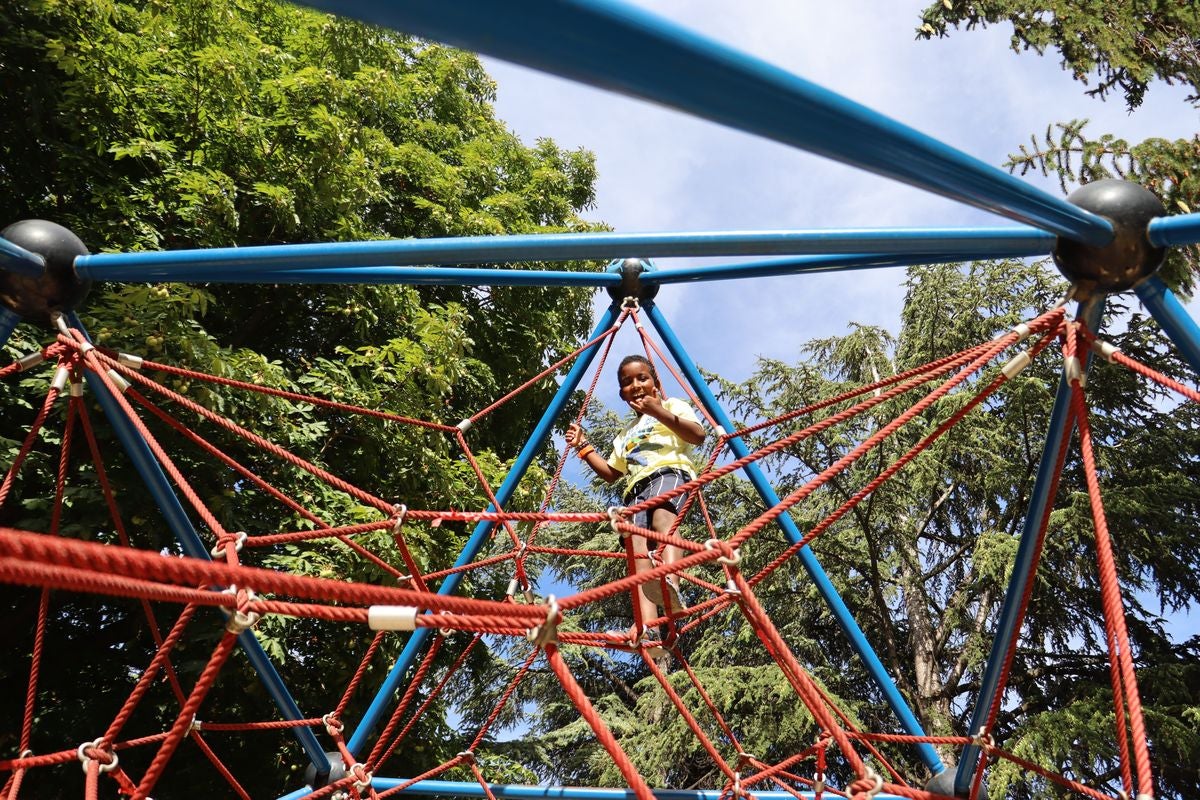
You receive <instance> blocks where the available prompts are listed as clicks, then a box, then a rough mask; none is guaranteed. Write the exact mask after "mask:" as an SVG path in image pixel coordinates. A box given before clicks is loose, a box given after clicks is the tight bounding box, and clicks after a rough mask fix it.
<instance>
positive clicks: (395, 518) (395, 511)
mask: <svg viewBox="0 0 1200 800" xmlns="http://www.w3.org/2000/svg"><path fill="white" fill-rule="evenodd" d="M407 516H408V506H406V505H404V503H397V504H396V505H394V506H392V536H397V535H399V534H400V530H401V528H403V527H404V518H405V517H407Z"/></svg>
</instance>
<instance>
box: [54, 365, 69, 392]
mask: <svg viewBox="0 0 1200 800" xmlns="http://www.w3.org/2000/svg"><path fill="white" fill-rule="evenodd" d="M70 380H71V371H70V370H69V369H67V368H66V367H64V366H62V365H61V364H60V365H59V366H58V369H56V370H54V377H53V378H51V379H50V388H51V389H54V390H55V391H58V392H61V391H62V390H63V389H65V388H67V383H68V382H69V381H70Z"/></svg>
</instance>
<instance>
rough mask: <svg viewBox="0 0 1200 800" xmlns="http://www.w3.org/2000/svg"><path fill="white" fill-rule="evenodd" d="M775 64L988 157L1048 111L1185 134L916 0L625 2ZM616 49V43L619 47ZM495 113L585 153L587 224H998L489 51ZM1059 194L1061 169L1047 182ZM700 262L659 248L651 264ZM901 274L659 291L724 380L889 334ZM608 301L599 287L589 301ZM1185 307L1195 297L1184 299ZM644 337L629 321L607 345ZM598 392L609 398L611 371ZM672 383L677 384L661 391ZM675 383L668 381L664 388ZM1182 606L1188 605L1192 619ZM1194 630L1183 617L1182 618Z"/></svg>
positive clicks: (1162, 94) (629, 348)
mask: <svg viewBox="0 0 1200 800" xmlns="http://www.w3.org/2000/svg"><path fill="white" fill-rule="evenodd" d="M633 5H638V6H641V7H643V8H645V9H646V10H649V11H651V12H653V13H657V14H660V15H662V16H664V17H666V18H668V19H671V20H673V21H675V22H677V23H679V24H682V25H684V26H686V27H688V28H691V29H692V30H695V31H698V32H700V33H703V34H705V35H708V36H710V37H712V38H715V39H717V40H719V41H721V42H724V43H725V44H728V45H732V46H734V47H736V48H738V49H740V50H743V51H746V52H749V53H751V54H753V55H756V56H759V57H761V58H763V59H765V60H767V61H770V62H772V63H774V64H776V65H778V66H781V67H784V68H785V69H788V70H790V71H792V72H794V73H796V74H798V75H800V76H802V77H804V78H806V79H808V80H811V81H814V82H816V83H818V84H821V85H823V86H824V87H826V88H828V89H831V90H833V91H835V92H838V93H839V94H842V95H844V96H846V97H849V98H850V99H852V100H855V101H858V102H860V103H863V104H865V105H867V106H869V107H871V108H874V109H875V110H877V111H880V112H882V113H884V114H886V115H888V116H890V117H892V118H894V119H896V120H899V121H901V122H903V123H906V124H908V125H911V126H912V127H914V128H916V129H918V130H920V131H922V132H923V133H926V134H929V135H931V136H934V137H936V138H938V139H940V140H942V141H943V142H945V143H947V144H950V145H952V146H954V147H957V148H959V149H961V150H963V151H965V152H967V153H969V154H970V155H973V156H975V157H977V158H979V159H981V160H983V161H985V162H988V163H992V164H997V165H999V164H1001V163H1003V162H1004V161H1005V160H1006V158H1007V157H1008V155H1009V154H1010V153H1013V152H1015V151H1016V150H1017V149H1018V147H1019V146H1020V145H1021V144H1023V143H1027V142H1029V138H1030V136H1031V135H1040V134H1044V132H1045V130H1046V128H1047V126H1048V125H1050V124H1051V123H1054V122H1059V121H1067V120H1071V119H1076V118H1086V119H1089V120H1090V121H1091V122H1090V124H1089V127H1088V130H1089V131H1090V132H1091V133H1092V134H1093V135H1096V134H1099V133H1104V132H1107V133H1113V134H1115V135H1117V136H1120V137H1122V138H1126V139H1128V140H1130V141H1140V140H1142V139H1144V138H1147V137H1150V136H1160V137H1165V138H1179V137H1190V136H1192V135H1193V134H1194V133H1195V132H1196V131H1197V130H1200V112H1197V110H1196V109H1194V108H1192V107H1191V106H1189V105H1188V104H1187V103H1185V102H1184V97H1185V95H1186V91H1185V90H1184V89H1182V88H1181V87H1178V86H1175V87H1171V86H1166V85H1157V86H1155V87H1154V88H1153V89H1152V90H1151V91H1150V92H1149V94H1148V97H1147V100H1146V102H1145V104H1144V105H1143V106H1142V107H1141V108H1140V109H1138V110H1137V111H1136V112H1134V113H1132V114H1130V113H1128V112H1127V111H1126V108H1125V105H1124V103H1123V102H1122V100H1121V99H1120V98H1116V97H1114V98H1112V99H1110V100H1109V101H1107V102H1102V101H1099V100H1096V99H1094V98H1090V97H1087V96H1086V95H1085V94H1084V92H1085V91H1086V89H1087V88H1088V87H1086V86H1084V85H1082V84H1081V83H1079V82H1077V81H1074V80H1072V79H1071V77H1070V76H1069V75H1068V74H1067V73H1065V72H1064V71H1063V70H1062V69H1061V68H1060V67H1059V64H1058V57H1057V54H1055V53H1051V54H1049V55H1047V56H1044V57H1039V56H1038V55H1037V54H1035V53H1033V52H1024V53H1019V54H1018V53H1014V52H1013V51H1012V50H1011V49H1010V47H1009V35H1010V31H1011V28H1010V26H1008V25H1007V24H1004V25H1000V26H996V27H994V28H990V29H987V30H976V31H972V32H965V31H963V32H959V33H957V34H955V35H953V36H951V37H950V38H949V39H945V40H937V41H932V42H927V41H916V40H915V38H914V30H915V28H916V27H917V25H918V24H919V13H920V10H921V8H923V3H921V2H919V0H914V1H913V2H894V1H893V0H889V1H887V2H885V0H874V1H871V0H840V2H837V3H828V2H824V3H819V2H814V1H813V0H743V2H740V3H736V4H735V3H730V2H728V0H659V1H658V2H648V0H643V1H642V2H634V3H633ZM614 57H615V58H619V57H620V54H619V53H614ZM485 63H486V65H487V67H488V69H489V71H490V73H491V74H492V76H493V77H494V78H495V79H496V80H497V82H498V84H499V98H498V102H497V104H496V108H497V114H498V116H499V117H500V118H501V119H503V120H504V121H505V122H506V123H507V124H508V125H509V126H510V127H511V128H512V129H513V130H515V131H516V132H517V133H518V134H519V135H520V136H521V137H522V138H523V139H524V140H525V141H526V142H527V143H529V144H532V143H533V142H534V140H535V139H537V138H538V137H543V136H549V137H551V138H553V139H554V140H555V141H556V142H557V143H558V144H559V145H560V146H564V147H578V146H582V147H586V148H588V149H590V150H592V151H593V152H594V153H595V154H596V158H597V163H598V168H599V181H598V185H597V190H598V193H597V204H596V208H595V209H593V210H592V211H590V212H588V214H586V216H587V217H588V218H589V219H592V220H596V221H603V222H605V223H607V224H608V225H610V226H611V227H612V228H613V229H614V230H617V231H622V232H637V231H670V230H756V229H758V230H761V229H780V228H796V229H811V228H833V227H877V226H879V227H890V226H914V227H943V226H945V227H950V226H980V225H986V226H991V225H1002V224H1006V220H1004V219H1002V218H999V217H995V216H992V215H989V214H987V213H985V212H982V211H978V210H976V209H973V208H970V207H967V206H963V205H959V204H956V203H954V202H952V201H949V200H945V199H943V198H940V197H937V196H934V195H930V194H927V193H924V192H921V191H920V190H917V189H914V188H911V187H908V186H905V185H902V184H899V183H896V182H893V181H889V180H887V179H884V178H881V177H878V176H875V175H871V174H867V173H864V172H860V171H857V170H855V169H853V168H851V167H847V166H844V165H841V164H836V163H833V162H830V161H826V160H823V159H820V158H817V157H814V156H810V155H808V154H806V153H803V152H799V151H796V150H792V149H790V148H787V147H784V146H782V145H779V144H776V143H774V142H769V141H765V140H762V139H759V138H756V137H753V136H750V135H748V134H744V133H741V132H737V131H731V130H728V129H725V128H722V127H720V126H718V125H715V124H713V123H709V122H705V121H702V120H697V119H694V118H691V117H688V116H686V115H683V114H680V113H678V112H674V111H670V110H667V109H663V108H661V107H658V106H654V105H651V104H648V103H646V102H644V101H639V100H633V99H628V98H625V97H622V96H619V95H616V94H611V93H608V92H604V91H600V90H597V89H591V88H588V87H585V86H581V85H578V84H574V83H571V82H569V81H564V80H561V79H558V78H554V77H549V76H546V75H544V74H541V73H536V72H533V71H531V70H528V69H525V68H522V67H516V66H512V65H509V64H505V63H503V62H499V61H496V60H493V59H487V60H485ZM1044 186H1045V188H1047V189H1048V190H1050V191H1052V192H1055V193H1057V192H1058V191H1059V189H1058V185H1057V181H1054V180H1050V181H1046V182H1044ZM689 263H696V262H694V261H689V260H687V259H675V260H669V261H667V260H663V261H660V262H659V265H660V266H670V267H674V266H683V265H686V264H689ZM903 279H904V272H903V270H901V269H887V270H875V271H870V272H852V273H845V274H842V275H837V274H829V275H809V276H793V277H786V278H770V279H758V280H753V281H726V282H719V283H710V284H698V285H697V284H688V285H673V286H666V287H663V289H662V291H661V292H660V294H659V296H658V298H657V302H658V305H659V307H660V308H661V309H662V310H663V311H664V313H665V314H666V315H667V317H668V319H669V320H670V321H671V324H672V326H673V327H674V328H675V331H676V333H677V334H678V335H679V336H680V338H681V339H682V340H683V342H684V343H685V345H686V346H687V347H688V349H689V351H690V352H691V354H692V356H693V358H694V359H695V360H696V361H697V362H698V363H699V364H700V365H701V366H704V367H706V368H708V369H713V370H716V371H717V372H720V373H721V374H722V375H724V376H725V377H727V378H730V379H742V378H745V377H746V376H747V375H749V373H750V371H751V370H752V369H753V366H754V359H755V357H756V356H758V355H763V356H768V357H772V358H782V359H786V360H795V359H796V358H797V356H798V354H799V348H800V347H801V345H802V344H803V343H804V342H806V341H808V340H810V339H812V338H816V337H824V336H832V335H837V334H841V333H844V332H845V331H846V330H847V326H848V325H849V324H850V323H851V322H856V323H865V324H878V325H884V326H887V327H890V328H892V329H895V327H896V323H897V320H898V318H899V311H900V306H901V301H902V297H903V289H902V283H903ZM602 302H606V299H602V298H598V299H597V304H598V306H599V304H600V303H602ZM1193 307H1194V306H1193ZM639 349H640V347H639V345H638V343H637V342H636V339H635V338H634V337H633V336H632V333H631V334H630V335H629V336H628V337H626V338H624V339H622V341H621V344H619V345H618V347H617V349H616V350H615V352H616V353H623V352H635V351H637V350H639ZM614 382H615V381H605V382H604V383H602V388H604V391H603V392H602V399H604V400H605V402H607V403H609V404H610V405H615V404H616V403H617V402H618V401H617V400H616V398H615V392H614V391H612V387H611V386H610V384H611V383H614ZM668 391H672V390H671V389H670V387H668ZM672 393H675V392H673V391H672ZM1193 616H1194V615H1193ZM1176 626H1177V627H1176V630H1177V631H1178V632H1180V633H1193V632H1196V629H1197V628H1200V626H1198V625H1197V624H1196V622H1195V620H1189V619H1187V618H1186V617H1184V616H1181V617H1179V618H1177V619H1176Z"/></svg>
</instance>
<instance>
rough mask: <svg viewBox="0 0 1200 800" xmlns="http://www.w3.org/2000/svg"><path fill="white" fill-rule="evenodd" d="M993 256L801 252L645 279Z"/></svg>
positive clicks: (731, 276)
mask: <svg viewBox="0 0 1200 800" xmlns="http://www.w3.org/2000/svg"><path fill="white" fill-rule="evenodd" d="M981 258H992V256H985V255H980V254H978V253H933V254H928V253H911V254H896V253H851V254H847V255H836V256H799V257H796V258H769V259H763V260H761V261H744V262H742V263H740V264H713V265H711V266H699V267H680V268H677V269H663V270H657V271H655V272H646V273H643V274H642V275H641V281H642V283H647V284H658V285H662V284H667V283H693V282H700V281H726V280H735V279H738V278H770V277H776V276H780V275H798V274H802V273H803V274H808V273H817V272H845V271H850V270H859V269H879V268H882V267H909V266H912V265H914V264H953V263H956V262H960V261H976V260H979V259H981Z"/></svg>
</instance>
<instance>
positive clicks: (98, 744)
mask: <svg viewBox="0 0 1200 800" xmlns="http://www.w3.org/2000/svg"><path fill="white" fill-rule="evenodd" d="M87 750H99V751H100V752H101V753H104V754H105V755H107V756H108V757H109V758H110V759H112V760H111V761H109V762H108V763H107V764H105V763H104V762H103V761H100V759H98V758H92V757H91V756H89V755H88V754H87V752H86V751H87ZM75 753H76V755H78V756H79V763H80V764H82V765H83V771H84V772H87V771H88V762H91V761H97V762H99V763H100V771H101V772H112V771H113V770H114V769H116V768H117V754H116V753H115V752H113V751H111V750H105V749H104V737H103V736H101V737H100V738H99V739H93V740H92V741H90V742H84V743H83V744H81V745H79V749H78V750H76V751H75Z"/></svg>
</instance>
